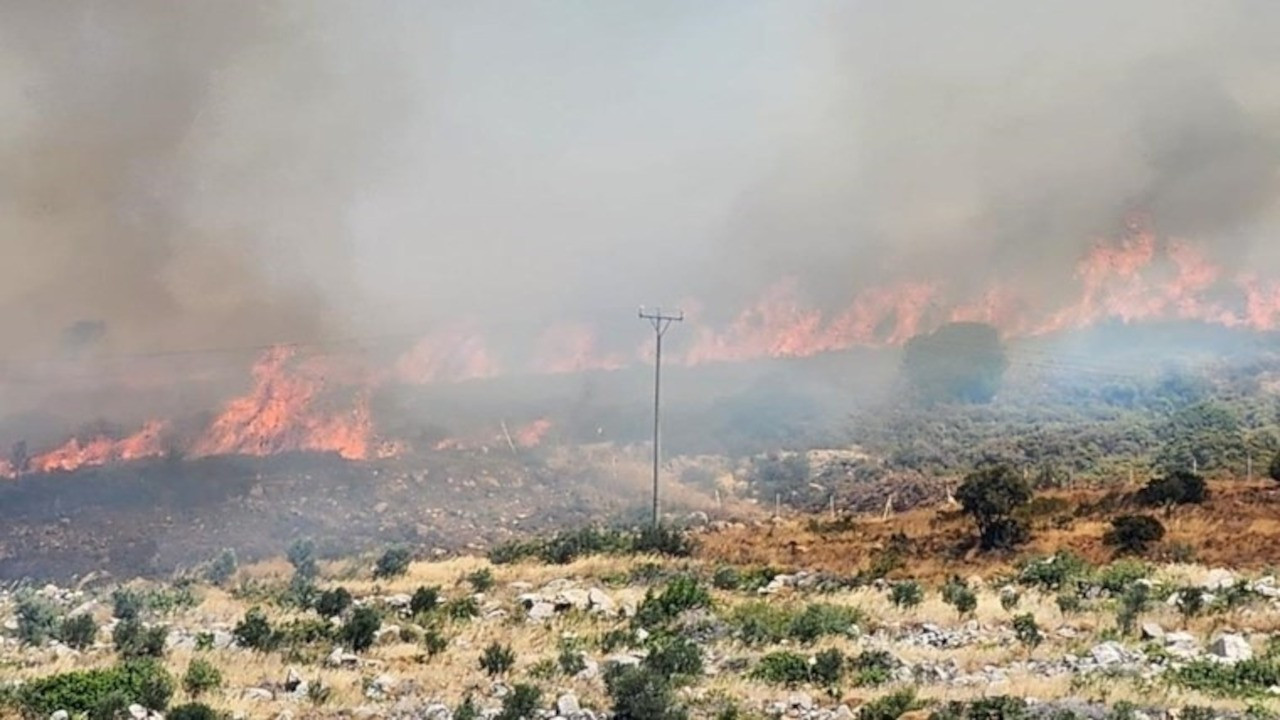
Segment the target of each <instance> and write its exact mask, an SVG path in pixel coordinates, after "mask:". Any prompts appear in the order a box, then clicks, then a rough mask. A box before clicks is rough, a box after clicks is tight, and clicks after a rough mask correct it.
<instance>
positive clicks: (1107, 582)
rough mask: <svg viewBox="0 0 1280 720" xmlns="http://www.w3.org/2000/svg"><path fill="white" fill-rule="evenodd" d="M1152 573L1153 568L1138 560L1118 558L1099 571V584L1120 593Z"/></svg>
mask: <svg viewBox="0 0 1280 720" xmlns="http://www.w3.org/2000/svg"><path fill="white" fill-rule="evenodd" d="M1149 575H1151V568H1150V567H1148V566H1147V565H1146V564H1145V563H1142V562H1140V561H1137V560H1117V561H1116V562H1113V563H1111V564H1110V565H1108V566H1106V567H1104V568H1102V570H1100V571H1099V572H1098V578H1097V583H1098V586H1099V587H1101V588H1102V589H1103V590H1106V591H1107V592H1109V593H1113V594H1118V593H1122V592H1124V591H1125V590H1127V589H1129V587H1130V586H1132V585H1133V584H1134V583H1136V582H1138V581H1139V580H1144V579H1146V578H1147V577H1148V576H1149Z"/></svg>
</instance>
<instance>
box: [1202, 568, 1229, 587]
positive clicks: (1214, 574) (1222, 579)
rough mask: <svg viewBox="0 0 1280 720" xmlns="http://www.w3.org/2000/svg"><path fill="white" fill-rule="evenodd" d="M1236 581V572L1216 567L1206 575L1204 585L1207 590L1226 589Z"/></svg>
mask: <svg viewBox="0 0 1280 720" xmlns="http://www.w3.org/2000/svg"><path fill="white" fill-rule="evenodd" d="M1235 582H1236V576H1235V573H1233V572H1231V571H1230V570H1227V569H1226V568H1214V569H1212V570H1210V571H1209V574H1208V575H1206V576H1205V579H1204V583H1203V586H1204V588H1205V589H1206V590H1225V589H1227V588H1229V587H1231V586H1232V585H1234V584H1235Z"/></svg>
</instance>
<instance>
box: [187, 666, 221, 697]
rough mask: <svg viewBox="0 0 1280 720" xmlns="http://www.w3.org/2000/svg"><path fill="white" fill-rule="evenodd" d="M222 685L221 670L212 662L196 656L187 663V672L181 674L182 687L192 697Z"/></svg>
mask: <svg viewBox="0 0 1280 720" xmlns="http://www.w3.org/2000/svg"><path fill="white" fill-rule="evenodd" d="M220 687H222V672H221V671H219V670H218V668H217V667H215V666H214V664H213V663H211V662H209V661H208V660H205V659H203V658H196V659H195V660H192V661H191V663H190V664H189V665H187V672H186V674H184V675H183V676H182V689H183V690H185V691H187V695H190V696H191V697H193V698H197V697H200V696H201V695H203V694H205V693H207V692H209V691H210V690H217V689H218V688H220Z"/></svg>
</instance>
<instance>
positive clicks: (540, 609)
mask: <svg viewBox="0 0 1280 720" xmlns="http://www.w3.org/2000/svg"><path fill="white" fill-rule="evenodd" d="M555 615H556V606H555V605H552V604H551V603H549V602H536V603H534V604H533V605H532V606H530V607H529V619H530V620H534V621H541V620H550V619H551V618H553V617H555Z"/></svg>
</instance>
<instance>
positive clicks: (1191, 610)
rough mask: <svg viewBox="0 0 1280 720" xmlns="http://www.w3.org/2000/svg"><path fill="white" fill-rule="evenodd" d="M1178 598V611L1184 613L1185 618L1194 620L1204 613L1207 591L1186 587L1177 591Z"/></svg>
mask: <svg viewBox="0 0 1280 720" xmlns="http://www.w3.org/2000/svg"><path fill="white" fill-rule="evenodd" d="M1177 596H1178V600H1177V605H1178V611H1179V612H1181V613H1182V616H1183V617H1185V618H1193V617H1195V616H1197V615H1199V614H1200V613H1201V612H1203V611H1204V596H1205V591H1204V589H1203V588H1198V587H1185V588H1182V589H1181V590H1178V591H1177Z"/></svg>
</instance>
